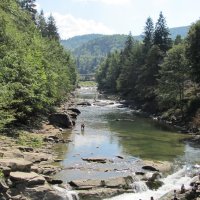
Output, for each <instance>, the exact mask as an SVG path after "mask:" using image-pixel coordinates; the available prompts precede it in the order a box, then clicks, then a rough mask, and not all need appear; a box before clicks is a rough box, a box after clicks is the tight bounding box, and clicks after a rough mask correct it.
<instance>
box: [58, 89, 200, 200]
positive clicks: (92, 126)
mask: <svg viewBox="0 0 200 200" xmlns="http://www.w3.org/2000/svg"><path fill="white" fill-rule="evenodd" d="M78 101H89V102H91V103H92V106H86V107H81V106H78V109H79V110H80V111H81V114H80V115H79V117H78V119H77V121H76V126H75V127H74V129H73V130H71V131H67V132H66V133H64V136H65V138H66V139H70V140H72V142H71V143H69V144H67V145H66V144H63V145H60V144H59V145H58V146H56V151H57V153H58V155H59V156H60V158H62V159H63V161H62V162H61V163H60V164H61V166H62V167H63V170H62V171H61V172H60V173H58V174H57V175H56V177H57V178H60V179H62V180H63V181H64V182H68V181H70V180H75V179H89V178H92V179H105V178H108V177H116V176H125V175H130V174H133V173H134V172H136V171H141V165H140V160H141V159H145V160H161V161H170V162H172V163H173V166H174V168H173V171H172V172H171V174H168V175H165V176H164V178H163V180H162V181H163V182H164V183H165V184H164V186H162V187H161V188H160V189H159V190H157V191H150V190H148V189H144V190H143V191H139V193H136V194H132V193H131V194H124V195H120V196H118V197H114V198H112V200H122V199H123V200H131V199H136V200H137V199H143V200H148V199H150V197H151V196H154V199H157V198H159V197H160V196H162V195H163V194H165V193H166V192H167V191H169V190H170V189H172V188H174V187H180V185H181V184H182V183H184V184H185V185H186V187H187V186H188V187H189V179H190V178H189V175H188V173H190V172H191V169H192V166H193V165H195V164H199V163H200V156H199V155H200V148H199V147H195V146H192V145H190V144H189V143H184V142H183V139H184V138H185V137H186V135H183V134H179V133H177V132H176V131H175V130H173V129H172V128H170V127H167V126H164V125H162V124H159V123H158V122H157V121H154V120H152V119H149V118H144V117H139V116H138V115H137V114H136V113H135V111H133V110H131V109H129V108H124V107H123V106H121V105H120V104H118V103H116V102H114V101H112V100H108V99H105V98H102V97H101V96H99V95H98V94H97V91H96V88H81V89H80V90H79V91H78ZM82 122H84V124H85V129H84V130H83V131H81V127H80V125H81V123H82ZM91 157H92V158H94V157H95V158H99V157H100V158H106V159H107V160H109V162H106V163H105V164H102V163H88V162H86V161H84V160H83V159H84V158H91ZM187 183H188V185H187Z"/></svg>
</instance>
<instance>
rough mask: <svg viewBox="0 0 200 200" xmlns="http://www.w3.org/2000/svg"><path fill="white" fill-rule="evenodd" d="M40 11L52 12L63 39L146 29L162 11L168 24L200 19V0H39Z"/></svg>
mask: <svg viewBox="0 0 200 200" xmlns="http://www.w3.org/2000/svg"><path fill="white" fill-rule="evenodd" d="M36 2H37V7H38V10H40V9H43V10H44V12H45V15H46V16H47V15H49V14H50V13H52V15H53V16H54V18H55V19H56V24H57V27H58V30H59V33H60V35H61V38H62V39H68V38H71V37H73V36H76V35H83V34H90V33H101V34H128V33H129V32H130V31H131V32H132V34H133V35H139V34H141V33H142V32H143V29H144V26H145V22H146V19H147V17H149V16H150V17H151V18H152V19H153V21H154V23H156V21H157V19H158V16H159V13H160V11H162V12H163V15H164V16H165V18H166V21H167V25H168V27H170V28H172V27H178V26H186V25H190V24H191V23H193V22H195V21H196V20H198V19H199V18H200V11H199V9H200V0H36Z"/></svg>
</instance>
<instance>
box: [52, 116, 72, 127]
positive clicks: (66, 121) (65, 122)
mask: <svg viewBox="0 0 200 200" xmlns="http://www.w3.org/2000/svg"><path fill="white" fill-rule="evenodd" d="M49 122H50V124H52V125H55V126H58V127H61V128H71V127H72V126H73V123H72V120H71V118H70V116H69V115H68V114H67V113H54V114H51V115H50V116H49Z"/></svg>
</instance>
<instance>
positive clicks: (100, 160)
mask: <svg viewBox="0 0 200 200" xmlns="http://www.w3.org/2000/svg"><path fill="white" fill-rule="evenodd" d="M82 160H84V161H87V162H98V163H106V162H107V161H108V160H107V158H82Z"/></svg>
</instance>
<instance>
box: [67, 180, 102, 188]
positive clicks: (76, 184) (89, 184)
mask: <svg viewBox="0 0 200 200" xmlns="http://www.w3.org/2000/svg"><path fill="white" fill-rule="evenodd" d="M69 185H70V186H71V187H73V188H74V189H77V190H88V189H92V188H96V187H102V186H103V182H102V181H101V180H90V179H88V180H74V181H70V182H69Z"/></svg>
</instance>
